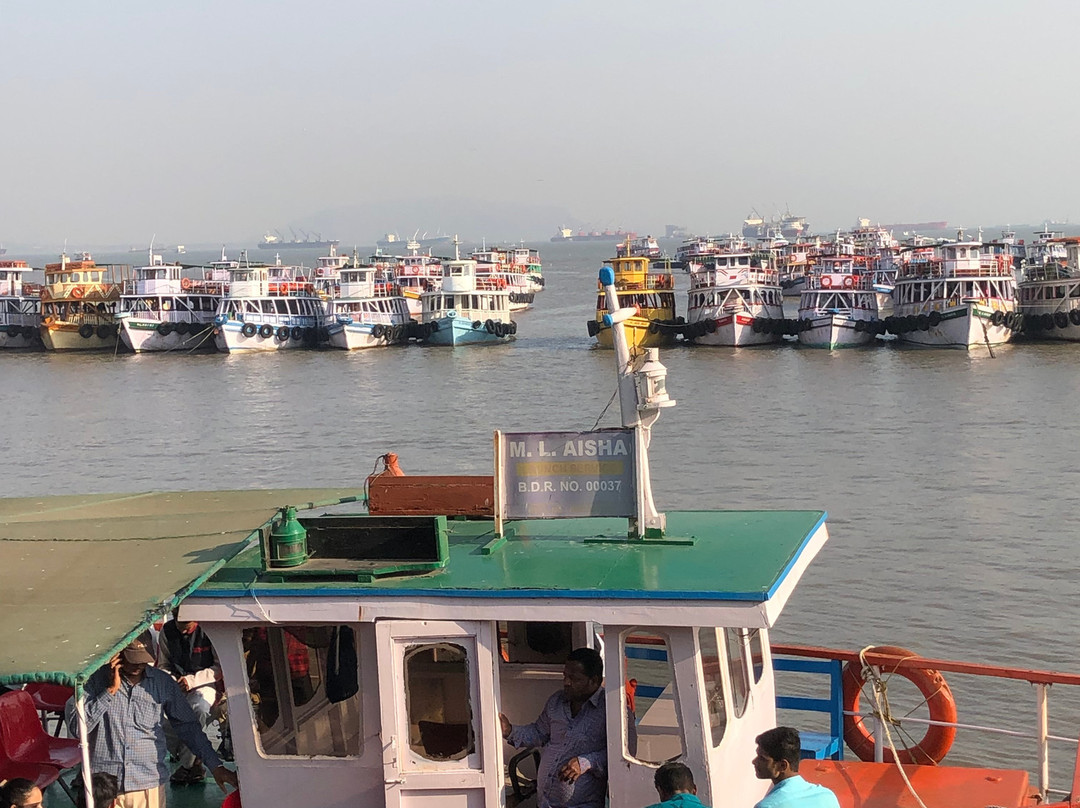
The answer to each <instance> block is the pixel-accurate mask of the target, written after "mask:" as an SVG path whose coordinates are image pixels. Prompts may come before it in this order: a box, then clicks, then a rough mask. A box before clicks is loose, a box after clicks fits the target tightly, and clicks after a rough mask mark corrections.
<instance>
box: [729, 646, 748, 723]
mask: <svg viewBox="0 0 1080 808" xmlns="http://www.w3.org/2000/svg"><path fill="white" fill-rule="evenodd" d="M745 637H746V630H745V629H741V628H725V629H724V639H725V641H726V643H727V658H728V673H729V674H730V675H731V707H732V712H733V713H734V714H735V717H736V718H739V717H741V716H742V714H743V713H744V712H746V702H747V699H748V698H749V696H750V674H749V671H748V670H747V664H746V641H745Z"/></svg>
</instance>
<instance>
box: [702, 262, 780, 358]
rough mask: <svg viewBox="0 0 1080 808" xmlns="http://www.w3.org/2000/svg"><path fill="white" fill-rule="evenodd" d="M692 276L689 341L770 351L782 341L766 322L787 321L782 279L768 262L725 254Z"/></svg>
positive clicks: (705, 264)
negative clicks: (769, 347)
mask: <svg viewBox="0 0 1080 808" xmlns="http://www.w3.org/2000/svg"><path fill="white" fill-rule="evenodd" d="M702 260H703V261H704V265H703V267H702V268H701V269H698V270H695V271H693V272H691V273H690V290H689V291H688V292H687V308H686V320H687V323H686V327H685V328H684V330H683V333H684V335H687V336H688V338H689V339H691V340H692V341H693V342H695V343H697V344H699V345H727V346H733V347H739V346H745V345H765V344H767V343H773V342H778V341H779V340H780V335H779V334H776V333H773V329H771V328H770V329H764V328H762V325H763V324H764V322H765V321H773V322H775V321H778V320H782V319H783V317H784V300H783V294H782V290H781V288H780V277H779V273H778V272H777V271H776V269H774V268H773V267H772V266H770V264H769V261H768V257H767V256H764V255H761V254H755V253H751V252H748V251H747V252H726V253H720V254H719V255H714V256H712V257H711V258H707V259H702Z"/></svg>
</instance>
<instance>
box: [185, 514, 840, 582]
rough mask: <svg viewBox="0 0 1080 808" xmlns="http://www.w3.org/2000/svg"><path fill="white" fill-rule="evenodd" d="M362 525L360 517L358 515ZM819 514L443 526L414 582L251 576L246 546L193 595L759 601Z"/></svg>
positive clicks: (253, 568)
mask: <svg viewBox="0 0 1080 808" xmlns="http://www.w3.org/2000/svg"><path fill="white" fill-rule="evenodd" d="M357 518H358V519H364V518H366V517H364V516H358V517H357ZM824 520H825V513H824V512H823V511H683V512H674V513H670V512H669V513H668V514H667V531H666V536H667V541H666V542H665V541H650V542H642V541H630V540H627V538H626V527H627V522H626V520H625V519H613V518H611V519H607V518H605V519H598V518H591V519H565V520H554V519H552V520H525V521H520V522H508V523H507V525H508V527H509V528H511V529H510V530H508V531H507V533H508V535H507V540H506V541H505V542H499V541H498V540H497V539H496V537H495V535H494V526H493V523H492V522H491V521H481V520H476V521H466V520H456V519H452V520H448V522H447V528H448V531H449V545H450V547H449V549H450V559H449V563H448V564H447V565H446V567H445V568H444V569H440V570H436V571H433V572H430V573H425V574H422V575H402V576H388V577H383V578H376V579H374V580H371V581H362V582H361V581H357V580H355V579H353V580H346V579H344V578H342V579H333V578H327V579H323V580H317V581H312V580H311V579H310V578H305V577H300V576H296V577H293V578H291V579H290V577H289V573H288V571H282V570H276V571H272V572H271V573H270V574H269V575H267V574H265V573H262V572H261V567H260V564H261V562H260V556H259V552H258V550H257V548H256V549H254V550H249V551H247V552H244V553H243V554H241V555H239V556H237V557H236V558H235V559H234V560H233V561H231V562H230V563H229V564H227V565H226V566H225V567H223V568H222V569H221V570H220V571H218V572H217V573H216V574H214V575H213V576H212V577H211V578H210V579H209V580H207V581H206V582H205V583H203V584H202V585H201V586H200V587H199V588H198V589H197V590H196V591H195V592H194V593H193V596H194V597H247V596H250V595H251V594H252V593H254V594H256V595H258V596H259V597H264V596H269V597H273V596H274V595H279V596H289V595H295V594H303V595H319V594H328V595H331V594H333V595H341V594H344V593H348V592H355V593H357V594H359V595H361V596H363V595H372V596H383V597H385V596H402V597H404V596H409V595H425V596H440V597H491V598H515V599H520V598H527V597H544V598H552V597H566V598H600V597H603V598H620V599H641V598H667V599H671V598H675V599H689V600H701V601H743V602H746V601H750V602H762V601H766V600H768V599H769V598H770V597H771V595H772V594H773V593H774V592H775V591H776V589H777V587H778V586H779V585H780V584H781V583H782V582H783V580H784V578H785V576H786V575H787V574H788V572H789V571H790V570H791V568H792V565H793V564H794V563H795V561H796V560H797V559H798V557H799V555H800V554H801V552H802V550H803V549H804V547H805V546H806V544H807V542H808V541H809V540H810V538H811V537H812V536H813V535H814V533H815V531H816V530H817V529H818V528H819V527H820V526H821V525H822V524H823V522H824Z"/></svg>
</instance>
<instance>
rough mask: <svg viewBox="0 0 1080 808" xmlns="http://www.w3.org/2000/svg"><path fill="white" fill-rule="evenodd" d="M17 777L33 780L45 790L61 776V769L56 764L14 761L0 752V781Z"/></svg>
mask: <svg viewBox="0 0 1080 808" xmlns="http://www.w3.org/2000/svg"><path fill="white" fill-rule="evenodd" d="M16 777H22V778H25V779H26V780H32V781H33V783H34V785H35V786H37V787H38V788H40V789H41V790H42V791H44V790H45V789H46V788H48V787H49V786H51V785H52V784H53V783H55V782H56V781H57V780H58V779H59V778H60V770H59V769H58V768H56V767H55V766H39V765H37V764H34V763H13V762H12V761H10V760H8V759H7V758H5V757H4V755H3V752H0V782H3V781H5V780H14V779H15V778H16Z"/></svg>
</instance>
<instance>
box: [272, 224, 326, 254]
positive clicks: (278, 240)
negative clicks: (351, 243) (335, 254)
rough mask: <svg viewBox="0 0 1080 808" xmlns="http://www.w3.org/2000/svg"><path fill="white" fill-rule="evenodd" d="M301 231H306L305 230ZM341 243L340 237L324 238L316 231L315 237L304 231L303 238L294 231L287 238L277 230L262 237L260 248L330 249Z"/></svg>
mask: <svg viewBox="0 0 1080 808" xmlns="http://www.w3.org/2000/svg"><path fill="white" fill-rule="evenodd" d="M290 232H291V228H290ZM300 232H301V233H304V231H303V230H301V231H300ZM340 243H341V241H340V239H336V238H334V239H324V238H323V237H322V235H320V234H319V233H315V238H312V237H311V236H309V235H308V234H307V233H304V238H302V239H301V238H297V237H296V233H293V237H292V238H291V239H287V238H285V237H284V236H283V235H281V233H279V232H278V231H276V230H275V231H274V232H273V233H267V234H266V235H264V236H263V237H262V241H260V242H259V245H258V248H259V249H260V250H328V249H330V248H331V247H336V246H337V245H338V244H340Z"/></svg>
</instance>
